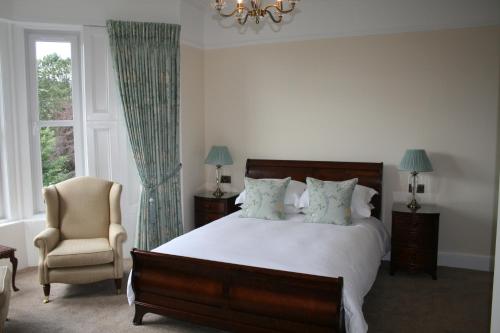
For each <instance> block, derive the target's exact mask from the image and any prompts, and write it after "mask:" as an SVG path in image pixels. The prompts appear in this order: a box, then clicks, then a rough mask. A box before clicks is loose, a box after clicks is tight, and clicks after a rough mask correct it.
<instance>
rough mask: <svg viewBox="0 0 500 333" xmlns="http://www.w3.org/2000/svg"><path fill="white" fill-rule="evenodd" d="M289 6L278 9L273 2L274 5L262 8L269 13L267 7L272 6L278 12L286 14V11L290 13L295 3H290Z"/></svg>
mask: <svg viewBox="0 0 500 333" xmlns="http://www.w3.org/2000/svg"><path fill="white" fill-rule="evenodd" d="M290 6H291V7H290V8H289V9H280V7H279V6H278V5H276V4H274V5H268V6H266V7H264V10H265V11H266V12H268V13H269V9H270V8H274V9H276V10H277V11H278V12H280V13H281V14H288V13H291V12H292V11H293V10H294V9H295V3H292V4H290Z"/></svg>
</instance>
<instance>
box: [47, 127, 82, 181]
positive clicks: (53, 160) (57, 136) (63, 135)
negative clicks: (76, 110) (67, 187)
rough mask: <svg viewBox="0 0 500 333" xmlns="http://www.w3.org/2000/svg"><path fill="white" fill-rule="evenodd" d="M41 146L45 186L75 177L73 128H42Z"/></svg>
mask: <svg viewBox="0 0 500 333" xmlns="http://www.w3.org/2000/svg"><path fill="white" fill-rule="evenodd" d="M40 146H41V147H40V150H41V154H42V175H43V186H48V185H51V184H56V183H59V182H61V181H63V180H66V179H69V178H72V177H74V176H75V149H74V148H75V141H74V137H73V127H42V128H41V129H40Z"/></svg>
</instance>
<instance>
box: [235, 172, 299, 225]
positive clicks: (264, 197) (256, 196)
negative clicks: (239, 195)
mask: <svg viewBox="0 0 500 333" xmlns="http://www.w3.org/2000/svg"><path fill="white" fill-rule="evenodd" d="M289 183H290V177H288V178H285V179H252V178H247V177H245V191H246V200H245V202H244V203H243V205H242V206H241V215H240V216H241V217H253V218H257V219H265V220H282V219H284V218H285V203H284V201H285V192H286V188H287V186H288V184H289Z"/></svg>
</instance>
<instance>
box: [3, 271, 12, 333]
mask: <svg viewBox="0 0 500 333" xmlns="http://www.w3.org/2000/svg"><path fill="white" fill-rule="evenodd" d="M11 278H12V277H11V273H10V270H9V268H7V266H0V333H2V332H4V325H5V321H6V320H7V315H8V314H9V301H10V281H11V280H10V279H11Z"/></svg>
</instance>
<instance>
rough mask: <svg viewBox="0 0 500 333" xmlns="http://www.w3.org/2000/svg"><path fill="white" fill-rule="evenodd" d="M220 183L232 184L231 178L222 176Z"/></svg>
mask: <svg viewBox="0 0 500 333" xmlns="http://www.w3.org/2000/svg"><path fill="white" fill-rule="evenodd" d="M220 182H221V183H222V184H231V176H221V177H220Z"/></svg>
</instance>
